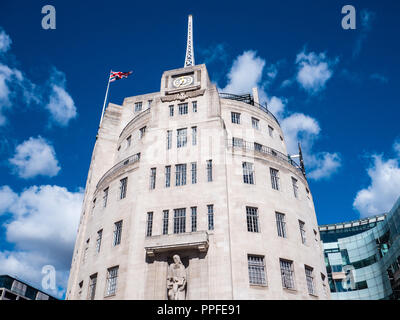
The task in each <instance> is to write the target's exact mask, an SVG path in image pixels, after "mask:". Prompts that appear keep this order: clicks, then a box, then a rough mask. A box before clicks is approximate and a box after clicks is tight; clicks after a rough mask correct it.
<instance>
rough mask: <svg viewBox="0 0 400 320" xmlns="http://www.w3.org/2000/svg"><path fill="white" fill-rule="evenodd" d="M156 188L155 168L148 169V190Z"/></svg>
mask: <svg viewBox="0 0 400 320" xmlns="http://www.w3.org/2000/svg"><path fill="white" fill-rule="evenodd" d="M155 188H156V168H151V169H150V189H155Z"/></svg>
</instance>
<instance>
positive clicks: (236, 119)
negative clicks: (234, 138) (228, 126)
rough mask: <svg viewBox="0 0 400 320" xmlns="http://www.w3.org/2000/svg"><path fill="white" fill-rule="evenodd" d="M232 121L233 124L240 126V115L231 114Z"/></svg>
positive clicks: (236, 113)
mask: <svg viewBox="0 0 400 320" xmlns="http://www.w3.org/2000/svg"><path fill="white" fill-rule="evenodd" d="M231 120H232V123H236V124H240V113H238V112H231Z"/></svg>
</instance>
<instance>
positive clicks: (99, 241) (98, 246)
mask: <svg viewBox="0 0 400 320" xmlns="http://www.w3.org/2000/svg"><path fill="white" fill-rule="evenodd" d="M102 238H103V229H101V230H99V231H97V238H96V252H97V253H99V252H100V248H101V239H102Z"/></svg>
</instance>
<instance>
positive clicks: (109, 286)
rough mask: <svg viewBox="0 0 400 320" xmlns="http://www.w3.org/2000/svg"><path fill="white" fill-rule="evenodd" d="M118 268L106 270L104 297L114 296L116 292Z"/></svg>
mask: <svg viewBox="0 0 400 320" xmlns="http://www.w3.org/2000/svg"><path fill="white" fill-rule="evenodd" d="M117 279H118V266H117V267H113V268H109V269H107V282H106V296H111V295H114V294H115V292H116V291H117Z"/></svg>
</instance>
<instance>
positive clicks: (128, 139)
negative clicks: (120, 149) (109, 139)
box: [126, 136, 132, 148]
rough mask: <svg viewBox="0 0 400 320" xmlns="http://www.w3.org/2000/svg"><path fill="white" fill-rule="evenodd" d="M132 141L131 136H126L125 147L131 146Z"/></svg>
mask: <svg viewBox="0 0 400 320" xmlns="http://www.w3.org/2000/svg"><path fill="white" fill-rule="evenodd" d="M131 143H132V136H129V137H128V138H126V148H129V147H130V146H131Z"/></svg>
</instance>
